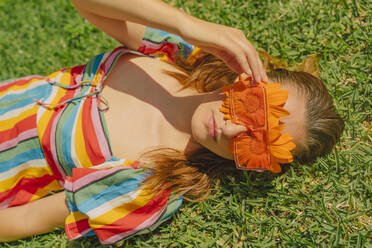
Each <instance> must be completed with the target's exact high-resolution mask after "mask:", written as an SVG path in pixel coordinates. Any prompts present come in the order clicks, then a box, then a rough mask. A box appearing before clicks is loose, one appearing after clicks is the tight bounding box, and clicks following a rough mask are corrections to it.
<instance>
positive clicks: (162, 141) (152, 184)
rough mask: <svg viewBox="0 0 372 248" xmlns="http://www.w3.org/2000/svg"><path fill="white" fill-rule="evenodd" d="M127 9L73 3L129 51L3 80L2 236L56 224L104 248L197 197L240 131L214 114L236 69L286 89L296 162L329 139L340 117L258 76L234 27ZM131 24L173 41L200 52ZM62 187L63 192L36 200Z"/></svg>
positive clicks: (304, 88) (303, 77) (296, 78)
mask: <svg viewBox="0 0 372 248" xmlns="http://www.w3.org/2000/svg"><path fill="white" fill-rule="evenodd" d="M132 2H133V1H121V2H108V3H107V2H104V1H81V2H79V1H73V3H74V5H75V6H76V8H77V9H78V10H79V12H80V13H81V14H82V15H83V16H84V17H85V18H87V19H88V20H89V21H90V22H91V23H93V24H95V25H96V26H97V27H99V28H101V29H102V30H104V31H105V32H106V33H108V34H109V35H111V36H112V37H114V38H116V39H117V40H118V41H120V42H121V43H123V44H125V45H126V46H127V47H128V48H130V49H131V50H128V49H126V48H118V49H115V50H114V51H113V52H111V53H105V54H103V55H98V56H96V57H94V58H93V59H92V60H91V61H90V62H89V63H88V64H87V65H84V66H77V67H73V68H70V69H62V70H59V71H57V72H54V73H52V74H50V75H48V76H46V77H29V78H23V79H20V80H16V81H14V82H9V83H5V84H3V85H2V89H1V90H0V92H1V93H0V94H1V97H2V102H3V105H4V106H5V107H4V108H3V109H4V110H3V112H2V119H1V125H0V131H1V132H2V137H4V138H3V140H2V143H1V144H2V147H1V148H2V150H1V153H0V156H1V159H0V161H1V163H2V166H0V167H1V168H3V169H2V170H1V173H2V175H1V176H0V179H1V187H0V189H1V194H2V195H1V197H2V198H1V208H2V209H3V210H1V211H0V220H1V222H2V223H7V224H8V225H7V226H6V228H5V225H1V227H0V237H1V240H2V241H6V240H14V239H18V238H21V237H25V236H29V235H33V234H39V233H45V232H48V231H50V230H52V229H53V228H54V227H56V226H60V225H63V224H64V223H65V227H66V233H67V234H68V237H69V238H70V239H74V238H78V237H81V236H87V235H93V234H97V235H98V237H99V238H100V240H101V242H103V243H113V242H116V241H118V240H120V239H122V238H125V237H128V236H130V235H133V234H136V233H141V232H144V231H146V230H152V229H153V228H155V227H156V226H157V225H159V224H160V223H161V222H163V221H164V220H166V219H167V218H169V217H170V215H171V214H172V213H173V212H174V211H175V210H176V209H177V208H178V206H179V204H180V202H181V199H180V198H179V197H178V196H179V195H184V198H189V199H193V200H201V199H203V198H205V196H206V195H207V193H208V188H209V183H210V182H209V181H210V180H209V178H208V177H207V173H206V171H208V170H209V169H211V168H212V166H215V167H221V165H223V164H226V162H227V161H229V160H232V159H234V156H233V152H232V151H231V149H229V144H230V143H231V140H234V139H235V138H236V137H241V136H240V134H242V133H248V132H249V131H251V129H249V130H248V127H247V126H244V125H239V124H238V122H237V121H236V120H234V119H233V118H230V119H229V118H226V115H228V113H226V112H223V111H220V109H221V105H222V106H224V105H223V104H225V105H226V102H224V100H225V95H224V92H222V90H221V87H222V86H224V85H229V84H231V83H233V82H234V81H235V80H236V79H237V78H238V74H240V73H247V74H252V76H253V79H254V81H255V82H253V84H257V83H259V82H261V81H265V82H273V83H281V84H282V86H283V88H284V89H287V90H288V91H289V95H288V100H287V101H286V103H285V105H284V103H283V104H281V105H284V108H285V109H287V110H288V111H289V112H290V113H291V114H290V115H288V116H287V117H282V118H280V121H281V122H282V123H284V124H285V130H283V131H282V132H283V133H287V134H289V135H291V136H292V137H293V142H294V143H295V144H296V147H297V148H296V149H295V150H293V151H292V153H293V154H294V156H295V157H297V158H298V159H299V160H300V161H303V162H307V161H309V160H312V159H314V158H315V157H316V156H318V155H323V154H326V153H327V152H329V151H330V149H331V148H332V146H333V145H334V144H335V142H336V141H337V139H338V138H339V136H340V134H341V132H342V129H343V122H342V120H341V119H340V118H339V117H338V115H337V114H335V112H334V108H333V106H332V102H331V100H332V99H331V98H330V96H329V94H328V93H327V91H326V88H325V87H324V85H323V84H322V82H321V81H319V80H318V79H316V78H315V77H312V76H311V75H309V74H306V73H291V72H288V71H286V70H278V71H275V72H273V73H271V74H269V77H268V78H267V76H266V74H265V71H264V69H263V66H262V63H261V62H260V60H259V58H258V55H257V53H256V51H255V50H254V49H253V47H252V45H251V44H250V43H249V42H248V41H247V40H246V39H245V37H244V35H243V33H242V32H241V31H238V30H236V29H232V28H228V27H224V26H221V25H217V24H212V23H207V22H204V21H201V20H198V19H196V18H193V17H190V16H188V15H186V14H184V13H182V12H181V11H178V10H175V9H173V8H171V7H169V6H167V5H165V4H163V3H162V2H158V1H151V2H149V1H146V2H144V1H135V3H132ZM138 6H141V8H140V9H139V8H138ZM165 16H166V18H164V17H165ZM169 20H174V22H169ZM142 25H147V26H151V27H153V28H159V29H162V30H165V31H167V32H171V33H175V34H178V35H180V36H182V37H183V38H184V39H185V40H186V41H187V42H189V43H191V44H193V45H196V46H198V47H200V48H201V49H202V51H204V53H203V52H201V51H200V50H198V49H192V47H191V46H190V45H188V44H187V43H183V42H182V40H179V39H178V38H177V37H175V36H172V35H167V34H164V33H163V32H161V31H159V30H155V29H151V28H145V27H144V26H142ZM164 35H166V36H165V37H166V39H165V40H164ZM143 36H144V38H145V39H143V41H142V37H143ZM157 43H158V44H157ZM159 44H160V45H159ZM175 44H177V45H178V46H177V47H176V46H175ZM180 48H182V49H180ZM177 49H178V50H177ZM134 50H138V51H140V52H141V53H142V54H150V55H153V56H158V57H161V58H162V59H163V60H166V61H168V62H172V61H175V62H176V64H177V65H178V66H180V67H182V68H183V69H181V68H179V67H175V66H172V65H170V64H167V63H163V62H162V61H158V60H153V59H150V58H148V57H144V56H143V55H140V53H138V52H137V53H136V52H133V51H134ZM177 52H178V54H181V55H180V56H178V54H177V55H176V53H177ZM205 52H208V53H211V54H213V55H215V56H217V57H219V58H220V59H222V60H223V61H224V62H225V63H226V64H227V65H228V66H229V67H230V69H229V68H228V67H226V65H225V64H224V63H223V62H222V61H221V60H220V59H217V58H216V57H214V56H213V55H211V54H207V55H205ZM163 71H166V73H164V72H163ZM179 81H180V82H181V83H183V84H184V86H186V87H184V89H183V90H180V88H182V87H180V84H179ZM241 81H243V80H241ZM187 86H190V87H187ZM225 94H226V93H225ZM103 97H105V98H107V99H108V103H109V104H108V106H109V109H108V110H107V111H104V109H105V108H106V106H105V103H106V101H105V100H104V98H103ZM230 97H231V96H230ZM231 99H232V97H231ZM304 99H306V100H304ZM248 100H249V101H252V98H249V99H248ZM284 102H285V101H284ZM247 106H248V104H247ZM249 106H251V105H249ZM266 119H268V118H266ZM105 120H106V123H105ZM278 120H279V118H278ZM149 123H151V125H149ZM240 124H242V123H240ZM108 134H109V135H108ZM108 136H109V137H110V139H109V138H108ZM247 137H248V136H247ZM109 140H111V142H110V141H109ZM287 143H288V142H287ZM159 146H160V147H168V148H170V149H158V150H155V151H151V152H148V153H146V154H145V155H146V156H144V157H143V160H144V161H146V160H150V161H151V162H152V163H148V164H143V163H139V162H134V161H133V160H137V159H138V158H139V156H140V155H141V152H143V151H144V150H146V149H148V148H149V147H159ZM256 148H257V146H254V147H253V149H256ZM292 148H293V147H292ZM237 154H238V153H237ZM119 158H126V159H129V160H124V159H119ZM146 158H147V159H146ZM140 160H141V161H142V158H141V159H140ZM235 160H236V157H235ZM218 165H220V166H218ZM92 167H94V168H92ZM73 168H79V169H74V170H72V169H73ZM272 170H273V171H275V172H276V171H277V170H278V167H275V168H272ZM143 182H144V183H143ZM62 186H63V187H64V188H65V192H60V193H57V194H54V195H52V196H48V197H45V198H42V197H44V196H46V195H48V193H50V192H51V191H53V190H61V189H62ZM39 198H42V199H39ZM38 199H39V200H38ZM65 199H66V200H67V206H66V204H65ZM26 203H27V204H26ZM66 217H67V218H66ZM65 219H66V221H65Z"/></svg>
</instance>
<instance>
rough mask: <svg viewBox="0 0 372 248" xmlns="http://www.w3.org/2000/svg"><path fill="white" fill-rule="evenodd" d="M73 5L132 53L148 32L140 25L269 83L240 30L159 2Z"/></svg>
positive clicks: (84, 0) (96, 0) (89, 0)
mask: <svg viewBox="0 0 372 248" xmlns="http://www.w3.org/2000/svg"><path fill="white" fill-rule="evenodd" d="M71 2H72V3H73V4H74V5H75V7H76V8H77V9H78V10H79V12H80V13H81V14H82V15H83V16H85V18H87V19H88V20H89V21H90V22H91V23H93V24H94V25H96V26H97V27H99V28H100V29H102V30H103V31H105V32H106V33H107V34H109V35H111V36H112V37H114V38H115V39H117V40H118V41H120V42H122V43H124V44H126V45H127V46H128V47H130V48H132V49H136V48H137V47H138V46H139V42H140V40H141V38H142V37H141V35H142V34H143V32H144V27H143V26H138V24H140V25H144V26H149V27H153V28H158V29H161V30H164V31H166V32H169V33H173V34H176V35H179V36H181V37H182V38H183V39H184V40H185V41H186V42H189V43H191V44H193V45H195V46H198V47H200V48H201V49H203V50H204V51H206V52H209V53H212V54H214V55H215V56H217V57H219V58H220V59H222V60H223V61H224V62H225V63H226V64H227V65H228V66H229V67H230V68H231V69H232V70H234V71H235V72H237V73H243V72H245V73H249V72H250V71H251V72H252V74H253V77H254V79H255V80H256V81H259V82H260V81H262V80H264V81H267V76H266V72H265V70H264V68H263V66H262V62H261V60H260V58H259V56H258V53H257V51H256V50H255V48H254V47H253V46H252V44H251V43H250V42H249V41H248V40H247V39H246V37H245V35H244V33H243V32H242V31H241V30H239V29H236V28H231V27H227V26H224V25H219V24H215V23H210V22H207V21H203V20H200V19H198V18H195V17H192V16H190V15H188V14H186V13H184V12H182V11H180V10H178V9H176V8H173V7H171V6H169V5H167V4H165V3H163V2H161V1H159V0H71ZM133 24H136V25H137V26H136V25H133Z"/></svg>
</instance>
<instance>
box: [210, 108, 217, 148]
mask: <svg viewBox="0 0 372 248" xmlns="http://www.w3.org/2000/svg"><path fill="white" fill-rule="evenodd" d="M208 134H209V136H211V137H212V138H213V139H214V140H215V141H216V137H217V133H216V121H215V120H214V116H213V113H212V116H211V118H210V119H209V122H208Z"/></svg>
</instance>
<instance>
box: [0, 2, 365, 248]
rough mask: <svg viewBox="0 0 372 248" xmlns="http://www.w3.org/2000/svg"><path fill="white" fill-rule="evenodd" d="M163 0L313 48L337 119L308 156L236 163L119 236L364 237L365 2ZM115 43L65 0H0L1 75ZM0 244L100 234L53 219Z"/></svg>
mask: <svg viewBox="0 0 372 248" xmlns="http://www.w3.org/2000/svg"><path fill="white" fill-rule="evenodd" d="M167 2H170V3H171V4H172V5H174V6H177V7H182V8H184V10H185V11H186V12H188V13H191V14H192V15H194V16H197V17H199V18H202V19H205V20H209V21H212V22H216V23H221V24H225V25H229V26H234V27H237V28H240V29H242V30H244V31H245V32H246V34H247V36H248V38H249V40H251V41H252V43H253V44H254V45H255V46H256V48H263V49H265V50H266V51H268V52H269V53H271V54H272V55H274V56H278V57H281V58H283V59H284V60H286V61H287V62H289V63H296V62H300V61H302V60H303V59H304V58H306V57H307V56H308V55H310V54H317V55H318V57H319V59H320V61H319V67H320V77H321V79H322V80H324V81H325V82H326V83H327V86H328V89H329V90H330V92H331V94H332V95H333V96H334V98H335V104H336V106H337V109H338V111H339V113H340V114H341V116H342V117H343V118H344V120H345V121H346V130H345V132H344V134H343V137H342V140H341V142H340V144H338V145H337V149H336V150H335V151H334V152H333V153H332V154H330V155H329V156H328V157H326V158H322V159H319V160H317V161H316V163H314V164H313V165H311V166H309V165H306V166H304V165H299V164H293V165H291V167H290V168H289V169H288V170H286V172H284V173H282V174H279V175H273V174H270V173H268V172H265V173H262V174H261V173H255V172H242V171H237V172H235V173H233V174H231V175H229V176H226V178H224V179H223V180H221V181H220V182H219V183H218V184H217V185H216V186H215V188H214V194H213V195H212V196H210V197H209V199H208V200H206V201H204V202H202V203H199V204H195V203H194V204H191V203H186V204H184V205H183V206H182V207H181V209H180V211H179V212H178V213H177V214H176V215H175V216H174V218H173V219H172V220H171V221H168V222H167V223H164V224H162V225H161V226H160V227H159V228H158V229H157V230H156V231H154V232H153V233H151V234H147V235H142V236H137V237H135V238H132V239H130V240H126V241H124V242H121V243H120V245H119V246H122V247H225V248H226V247H231V248H232V247H372V245H371V235H372V232H371V226H372V218H371V214H372V209H371V199H372V198H371V196H372V194H371V188H372V186H371V185H372V184H371V164H372V146H371V140H372V139H371V133H370V125H371V110H372V107H371V103H372V95H371V92H372V77H371V75H372V74H371V65H372V63H371V51H372V48H371V43H372V40H371V37H372V31H371V25H372V24H371V19H372V13H371V12H368V11H369V10H371V9H372V4H371V2H370V1H367V0H359V1H357V0H332V1H331V0H302V1H301V0H292V1H289V0H262V1H260V0H250V1H246V0H244V1H243V0H194V1H192V0H173V1H171V0H168V1H167ZM170 21H171V20H170ZM116 46H118V43H116V42H115V41H113V40H112V39H110V38H108V37H106V36H105V35H104V34H103V33H102V32H101V31H99V30H97V29H96V28H94V27H93V26H91V25H90V24H89V23H87V22H85V21H84V19H83V18H82V17H80V16H79V14H78V13H77V12H76V11H75V10H74V8H73V7H72V5H71V4H70V3H69V1H67V0H27V1H21V0H0V68H1V70H0V81H1V80H5V79H8V78H15V77H21V76H26V75H31V74H39V75H45V74H47V73H50V72H52V71H54V70H57V69H60V68H63V67H70V66H74V65H78V64H83V63H86V62H87V61H88V60H89V58H90V57H92V56H93V55H95V54H98V53H101V52H104V51H107V50H110V49H113V48H115V47H116ZM0 224H1V225H6V224H4V223H0ZM0 247H53V248H54V247H107V246H101V245H100V244H99V242H98V240H97V239H96V238H94V237H93V238H83V239H79V240H76V241H73V242H70V241H68V240H67V238H66V235H65V234H64V232H63V230H62V229H60V230H57V231H55V232H53V233H50V234H46V235H40V236H34V237H31V238H28V239H23V240H20V241H17V242H11V243H3V244H0ZM112 247H116V245H113V246H112Z"/></svg>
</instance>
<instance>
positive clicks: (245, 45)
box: [227, 29, 267, 82]
mask: <svg viewBox="0 0 372 248" xmlns="http://www.w3.org/2000/svg"><path fill="white" fill-rule="evenodd" d="M233 32H234V35H232V36H229V39H230V44H231V46H230V49H231V50H232V52H233V57H235V58H236V63H238V66H236V67H237V68H239V69H240V70H243V71H238V73H243V72H244V73H250V74H251V75H252V77H253V79H254V81H256V82H261V81H267V75H266V72H265V69H264V67H263V64H262V62H261V60H260V57H259V55H258V53H257V51H256V49H255V48H254V47H253V45H252V44H251V43H250V42H249V41H248V40H247V38H246V37H245V34H244V33H243V31H241V30H239V29H234V30H233ZM234 45H235V46H237V47H238V48H237V49H232V47H233V46H234ZM227 49H229V47H227ZM236 51H238V52H236ZM228 66H231V67H233V66H232V65H229V64H228ZM247 66H248V67H247Z"/></svg>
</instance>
